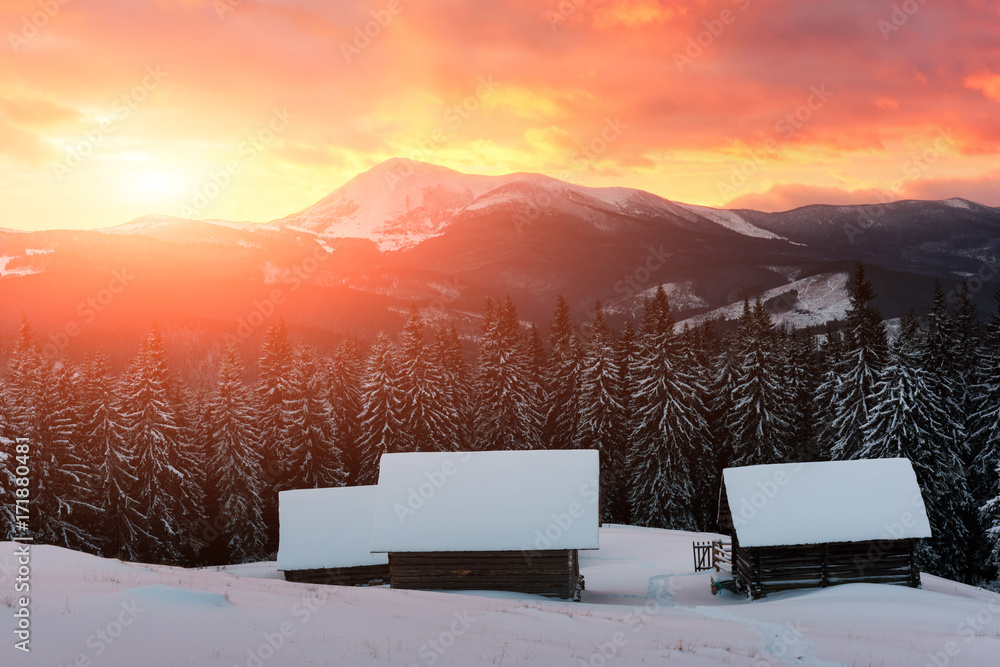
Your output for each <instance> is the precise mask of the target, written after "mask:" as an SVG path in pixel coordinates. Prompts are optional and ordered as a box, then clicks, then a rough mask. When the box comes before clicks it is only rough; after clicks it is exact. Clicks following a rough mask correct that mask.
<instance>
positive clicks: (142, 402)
mask: <svg viewBox="0 0 1000 667" xmlns="http://www.w3.org/2000/svg"><path fill="white" fill-rule="evenodd" d="M171 383H172V378H171V377H170V371H169V368H168V366H167V361H166V355H165V353H164V349H163V340H162V338H161V337H160V333H159V331H158V330H157V329H156V327H155V326H154V327H153V330H152V331H151V332H150V334H149V336H148V337H147V338H146V341H145V342H144V343H143V345H142V347H141V348H140V349H139V353H138V354H137V355H136V358H135V359H134V360H133V362H132V364H131V366H130V368H129V370H128V372H127V373H126V375H125V378H124V382H123V383H122V397H123V403H124V405H125V409H124V411H123V414H124V418H125V424H126V434H125V439H126V443H127V446H128V448H129V449H130V450H131V451H133V452H134V453H135V474H136V477H137V480H138V481H137V483H136V485H135V487H134V489H133V490H132V493H131V494H130V495H131V497H132V499H133V500H135V502H136V508H137V511H138V513H139V514H140V515H141V516H142V517H144V519H145V524H144V526H143V530H142V531H141V534H140V535H139V540H138V541H137V542H136V544H135V545H134V547H135V551H136V553H137V554H138V555H139V557H140V558H141V559H143V560H151V561H153V562H169V563H177V562H179V561H180V560H181V558H182V555H190V554H189V552H188V547H189V546H190V545H191V544H192V542H191V541H190V540H189V538H191V537H193V534H194V528H195V527H197V526H199V525H200V524H201V521H200V519H201V508H202V504H203V498H202V490H201V487H199V485H198V475H196V474H195V470H196V469H197V468H198V467H199V462H198V460H197V459H195V458H194V457H193V456H192V449H191V446H190V443H186V442H184V441H183V436H184V434H183V428H182V427H181V426H180V425H179V414H178V412H179V410H178V406H176V405H174V404H173V402H172V401H171Z"/></svg>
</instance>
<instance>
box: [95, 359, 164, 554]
mask: <svg viewBox="0 0 1000 667" xmlns="http://www.w3.org/2000/svg"><path fill="white" fill-rule="evenodd" d="M84 383H85V384H86V386H87V387H88V392H87V401H86V403H85V405H86V409H85V410H84V415H85V418H84V421H83V431H84V438H85V442H86V446H87V452H88V459H89V461H90V464H91V465H92V466H93V468H94V471H95V476H96V478H97V481H96V484H95V497H94V503H93V504H94V506H95V507H96V508H97V509H98V511H99V513H100V514H99V515H100V517H101V524H100V525H101V535H102V537H103V542H102V549H101V552H102V553H103V555H105V556H110V557H117V558H122V559H125V560H137V559H138V557H139V554H138V553H137V552H136V551H135V549H134V545H135V544H136V543H137V542H138V540H139V535H140V534H141V533H142V531H143V530H144V528H143V526H144V525H145V519H144V517H143V516H141V515H140V514H139V511H138V508H137V506H136V502H135V500H134V499H133V498H132V497H131V496H130V493H131V492H132V490H133V489H134V488H135V485H136V476H135V474H134V473H133V470H134V469H135V455H134V453H133V451H132V450H131V448H130V447H129V443H128V442H127V440H126V438H125V434H126V422H125V417H124V416H123V414H122V405H121V400H120V398H119V395H118V383H117V381H116V380H115V379H114V378H113V377H111V369H110V365H109V362H108V357H107V355H106V354H104V352H103V351H102V350H98V351H97V353H96V354H95V355H94V358H93V360H91V362H90V363H89V364H88V365H87V367H86V369H85V372H84ZM146 537H147V538H148V537H149V536H148V535H147V536H146Z"/></svg>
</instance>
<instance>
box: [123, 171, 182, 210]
mask: <svg viewBox="0 0 1000 667" xmlns="http://www.w3.org/2000/svg"><path fill="white" fill-rule="evenodd" d="M129 181H130V186H131V187H130V189H131V191H132V193H133V196H135V197H139V198H143V199H148V200H150V201H157V202H162V201H164V200H170V199H180V198H182V197H183V196H184V194H185V193H186V189H187V179H186V178H184V177H183V176H182V175H181V174H179V173H178V172H176V171H172V170H169V169H164V168H138V169H136V170H135V172H133V173H132V174H130V176H129Z"/></svg>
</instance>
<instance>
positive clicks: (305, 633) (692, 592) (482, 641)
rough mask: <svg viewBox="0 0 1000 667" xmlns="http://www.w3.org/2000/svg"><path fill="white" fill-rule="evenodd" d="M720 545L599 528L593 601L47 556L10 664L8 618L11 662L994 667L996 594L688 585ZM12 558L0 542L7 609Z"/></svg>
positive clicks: (279, 666) (1, 620)
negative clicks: (328, 582) (26, 638)
mask: <svg viewBox="0 0 1000 667" xmlns="http://www.w3.org/2000/svg"><path fill="white" fill-rule="evenodd" d="M715 537H717V536H714V535H705V534H700V533H686V532H680V531H664V530H655V529H644V528H636V527H629V526H614V525H612V526H605V527H603V528H602V529H601V549H600V550H598V551H587V552H582V553H581V560H582V572H583V574H584V576H585V577H586V580H587V590H586V591H585V592H584V597H583V602H581V603H572V602H562V601H554V600H547V599H544V598H539V597H535V596H529V595H519V594H511V593H490V592H480V593H476V592H471V591H470V592H463V593H457V594H448V593H439V592H434V591H394V590H390V589H388V588H385V587H375V588H340V587H324V586H314V585H306V584H293V583H289V582H285V581H283V580H278V579H275V578H273V577H275V576H276V575H277V573H276V572H275V569H274V568H275V564H274V563H259V564H251V565H241V566H231V567H225V568H210V569H202V570H187V569H183V568H173V567H166V566H158V565H135V564H123V563H120V562H118V561H113V560H105V559H100V558H95V557H92V556H88V555H83V554H79V553H76V552H72V551H67V550H65V549H58V548H54V547H35V548H34V549H33V560H32V564H33V570H34V571H33V576H32V584H33V590H32V592H31V595H32V622H33V625H32V628H33V634H32V643H31V648H32V651H31V653H30V655H28V654H23V653H21V652H18V651H14V650H13V649H12V647H11V644H12V640H11V639H10V638H11V637H12V636H13V635H12V633H11V629H12V627H13V625H12V623H13V621H14V619H13V617H12V616H11V615H10V614H0V634H2V635H3V636H4V637H7V638H8V640H7V643H6V645H4V646H3V647H0V664H3V665H5V666H6V665H15V666H20V665H45V666H46V667H51V666H53V665H55V666H60V667H61V666H65V665H80V666H82V667H86V666H100V665H107V666H114V667H149V666H153V665H157V666H159V665H183V666H189V667H195V666H201V665H225V666H235V665H240V666H243V667H264V666H275V667H298V666H300V665H301V666H306V665H338V666H353V665H401V666H405V667H409V666H411V665H417V666H420V667H422V666H431V665H456V666H462V667H469V666H471V665H509V666H514V665H535V666H543V665H544V666H551V665H556V666H563V665H565V666H570V665H572V666H579V665H587V666H590V667H602V666H613V665H660V664H664V663H665V662H667V661H670V664H678V665H737V666H754V667H764V666H772V665H774V666H777V665H811V666H823V665H857V666H861V665H878V666H896V665H899V666H903V665H914V666H917V667H923V666H924V665H932V666H933V667H945V666H951V665H974V666H983V667H986V666H989V665H996V664H997V657H996V656H998V655H1000V623H998V620H1000V595H996V594H993V593H989V592H986V591H982V590H980V589H975V588H972V587H969V586H964V585H962V584H957V583H954V582H951V581H947V580H944V579H939V578H936V577H930V576H925V577H924V589H922V590H916V589H909V588H900V587H892V586H878V585H872V584H851V585H846V586H838V587H833V588H829V589H815V590H809V591H797V592H793V593H785V594H781V595H774V596H772V597H768V598H765V599H763V600H759V601H756V602H753V601H749V600H746V599H744V598H741V597H737V596H734V595H732V594H728V593H723V594H720V595H718V596H713V595H712V594H711V592H710V590H709V581H710V579H711V576H712V575H711V574H710V573H699V574H693V573H692V572H691V571H692V561H691V542H692V541H693V540H705V539H712V538H715ZM13 548H14V545H12V544H10V543H3V544H0V604H3V605H7V606H8V607H9V606H10V605H11V604H12V602H11V596H12V595H13V593H12V592H8V591H12V586H11V582H12V578H11V573H12V572H13V569H12V565H13V563H14V562H15V559H14V558H13V556H12V555H11V554H13ZM261 577H265V578H261ZM126 621H127V622H128V623H126Z"/></svg>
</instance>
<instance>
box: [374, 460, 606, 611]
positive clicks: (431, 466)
mask: <svg viewBox="0 0 1000 667" xmlns="http://www.w3.org/2000/svg"><path fill="white" fill-rule="evenodd" d="M599 479H600V465H599V457H598V452H597V451H595V450H565V451H504V452H447V453H437V452H427V453H410V454H386V455H384V456H383V457H382V460H381V467H380V471H379V481H378V500H377V503H376V510H375V528H374V533H373V536H372V551H375V552H383V553H388V554H389V573H390V574H389V581H390V584H391V586H392V587H393V588H414V589H438V590H442V589H462V590H499V591H517V592H521V593H533V594H538V595H544V596H548V597H557V598H564V599H579V596H580V591H581V590H582V588H583V578H582V577H581V576H580V560H579V550H580V549H597V548H598V514H599V504H600V502H599V496H598V491H599V488H600V486H599V482H598V480H599Z"/></svg>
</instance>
